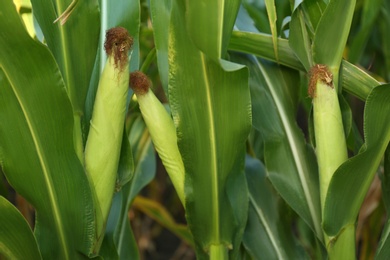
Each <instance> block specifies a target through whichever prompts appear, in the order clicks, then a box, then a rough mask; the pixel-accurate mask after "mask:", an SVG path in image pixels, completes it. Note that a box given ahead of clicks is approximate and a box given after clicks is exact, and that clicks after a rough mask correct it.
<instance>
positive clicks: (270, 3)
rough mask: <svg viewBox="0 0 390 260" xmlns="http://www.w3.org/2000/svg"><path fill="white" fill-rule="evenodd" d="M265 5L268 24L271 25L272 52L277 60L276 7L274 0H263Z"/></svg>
mask: <svg viewBox="0 0 390 260" xmlns="http://www.w3.org/2000/svg"><path fill="white" fill-rule="evenodd" d="M265 6H266V8H267V15H268V20H269V24H270V27H271V34H272V43H273V46H274V53H275V58H276V60H279V58H278V28H277V27H276V20H277V19H278V17H277V15H276V7H275V0H265Z"/></svg>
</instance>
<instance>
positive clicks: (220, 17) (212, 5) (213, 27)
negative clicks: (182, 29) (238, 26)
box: [185, 0, 240, 61]
mask: <svg viewBox="0 0 390 260" xmlns="http://www.w3.org/2000/svg"><path fill="white" fill-rule="evenodd" d="M239 5H240V1H237V0H215V1H208V0H198V1H186V10H185V12H186V18H187V19H186V24H187V29H188V31H189V32H191V34H190V35H189V37H190V38H191V40H192V41H193V42H194V44H195V46H196V47H197V48H198V49H199V50H200V51H202V52H204V53H205V54H206V55H207V56H208V57H209V58H211V59H212V60H214V61H218V59H220V58H221V57H223V55H225V52H226V50H227V45H228V42H229V39H230V35H231V31H232V29H233V25H234V22H235V20H236V16H237V13H238V7H239Z"/></svg>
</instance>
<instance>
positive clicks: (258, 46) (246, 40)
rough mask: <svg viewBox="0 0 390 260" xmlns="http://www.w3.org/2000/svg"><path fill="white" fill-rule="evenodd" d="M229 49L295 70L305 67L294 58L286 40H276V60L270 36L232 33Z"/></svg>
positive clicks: (239, 32)
mask: <svg viewBox="0 0 390 260" xmlns="http://www.w3.org/2000/svg"><path fill="white" fill-rule="evenodd" d="M229 49H230V50H233V51H240V52H245V53H248V54H253V55H256V56H260V57H262V58H265V59H267V60H271V61H275V62H279V63H280V64H282V65H285V66H288V67H290V68H293V69H297V70H305V67H304V66H303V65H302V63H301V62H300V61H299V60H298V58H297V57H296V56H295V53H294V51H293V50H292V49H291V48H290V46H289V44H288V41H287V40H286V39H281V38H279V39H278V48H277V50H278V60H277V59H276V56H275V52H274V48H273V42H272V36H271V35H268V34H264V33H249V32H241V31H234V32H233V34H232V37H231V39H230V42H229Z"/></svg>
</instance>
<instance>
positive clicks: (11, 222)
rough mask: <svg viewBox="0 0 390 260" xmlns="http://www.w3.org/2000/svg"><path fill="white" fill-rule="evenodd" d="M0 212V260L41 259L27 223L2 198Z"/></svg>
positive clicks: (0, 197) (0, 198)
mask: <svg viewBox="0 0 390 260" xmlns="http://www.w3.org/2000/svg"><path fill="white" fill-rule="evenodd" d="M0 212H1V214H0V230H1V235H0V258H2V256H4V257H6V259H32V260H36V259H42V257H41V254H40V252H39V249H38V245H37V241H36V240H35V238H34V235H33V232H32V230H31V228H30V227H29V225H28V223H27V221H26V220H25V219H24V218H23V216H22V214H20V212H19V211H18V210H17V209H16V208H15V207H14V205H12V204H11V203H10V202H9V201H7V200H6V199H5V198H4V197H2V196H0ZM2 259H3V258H2Z"/></svg>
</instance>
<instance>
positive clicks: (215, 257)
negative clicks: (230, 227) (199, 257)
mask: <svg viewBox="0 0 390 260" xmlns="http://www.w3.org/2000/svg"><path fill="white" fill-rule="evenodd" d="M222 259H229V255H228V250H227V248H226V247H225V246H224V245H221V244H219V245H211V246H210V260H222Z"/></svg>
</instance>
